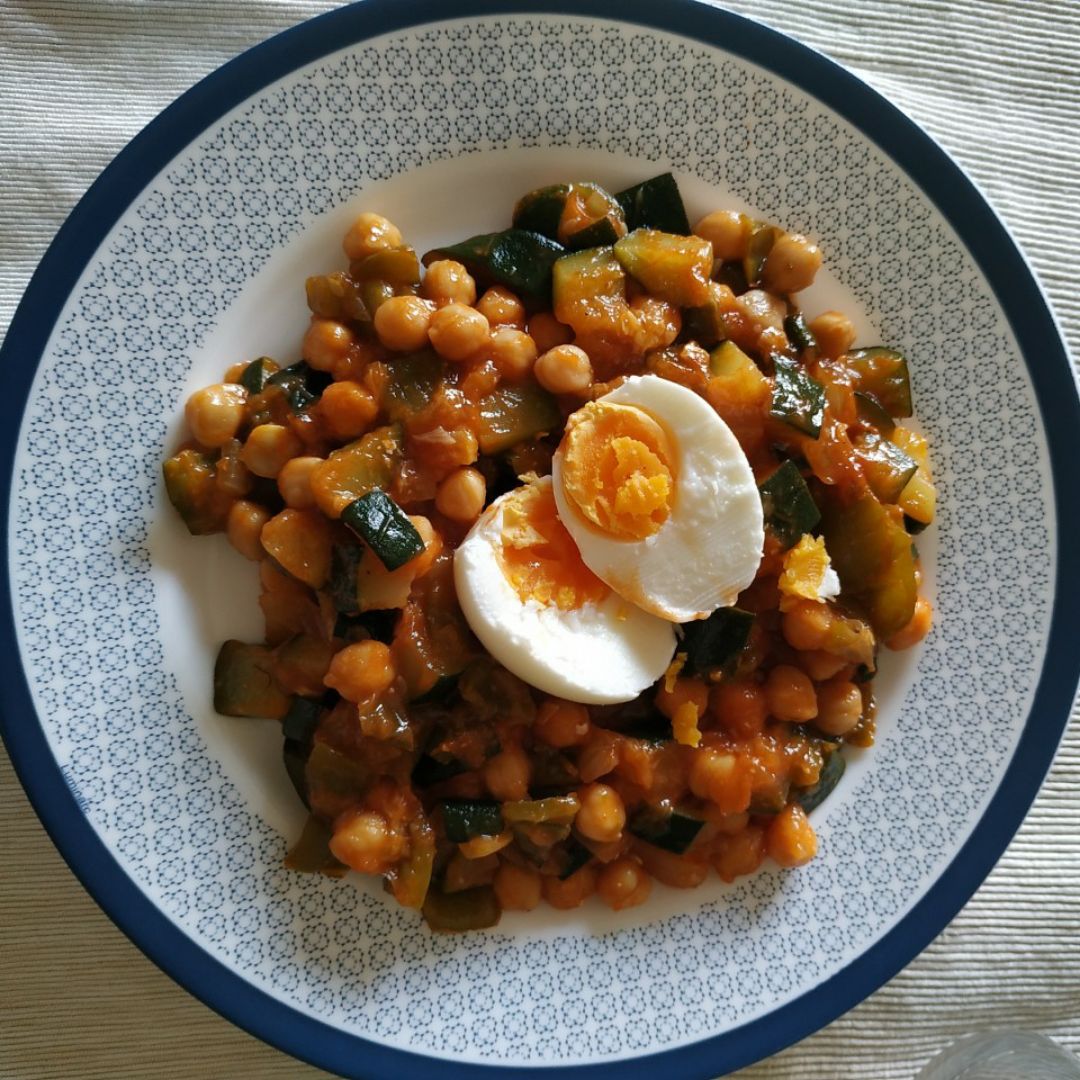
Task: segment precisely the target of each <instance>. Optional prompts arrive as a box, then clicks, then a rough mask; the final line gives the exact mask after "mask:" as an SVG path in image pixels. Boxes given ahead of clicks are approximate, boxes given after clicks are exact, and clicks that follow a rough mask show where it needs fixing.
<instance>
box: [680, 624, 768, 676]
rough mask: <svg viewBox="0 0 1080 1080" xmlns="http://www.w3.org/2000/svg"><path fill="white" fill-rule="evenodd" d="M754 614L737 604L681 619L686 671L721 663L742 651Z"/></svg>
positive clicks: (700, 669)
mask: <svg viewBox="0 0 1080 1080" xmlns="http://www.w3.org/2000/svg"><path fill="white" fill-rule="evenodd" d="M753 623H754V616H753V615H752V614H751V613H750V612H749V611H743V610H741V609H740V608H736V607H730V608H717V610H716V611H714V612H713V613H712V614H711V615H710V616H709V617H708V618H707V619H701V620H699V621H697V622H690V623H683V624H682V632H683V640H682V645H681V646H680V649H681V651H683V652H685V653H686V666H685V667H684V668H683V671H684V672H685V673H686V674H687V675H696V674H701V673H704V672H706V671H710V670H711V669H713V668H719V667H724V666H725V665H727V664H729V663H730V662H731V661H733V660H734V659H735V658H736V657H737V656H738V655H739V653H740V652H742V650H743V648H744V647H745V645H746V643H747V641H748V640H749V639H750V627H751V626H753Z"/></svg>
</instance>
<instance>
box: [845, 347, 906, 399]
mask: <svg viewBox="0 0 1080 1080" xmlns="http://www.w3.org/2000/svg"><path fill="white" fill-rule="evenodd" d="M845 363H846V364H847V367H848V369H849V370H850V371H851V372H852V374H853V375H854V376H855V389H856V390H861V391H862V392H863V393H866V394H873V396H874V397H875V398H876V399H877V401H878V403H879V404H880V405H881V406H882V407H883V408H884V409H885V410H886V411H887V412H888V413H889V415H890V416H894V417H904V416H910V415H911V377H910V375H909V374H908V366H907V361H906V360H905V359H904V357H903V355H902V354H901V353H899V352H897V351H896V349H887V348H885V347H884V346H882V345H875V346H873V347H872V348H869V349H855V350H854V351H852V352H849V353H848V354H847V359H846V360H845Z"/></svg>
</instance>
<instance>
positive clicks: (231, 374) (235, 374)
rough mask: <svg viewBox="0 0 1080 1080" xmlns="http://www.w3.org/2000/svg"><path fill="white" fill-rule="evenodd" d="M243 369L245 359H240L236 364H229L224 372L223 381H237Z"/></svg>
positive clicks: (244, 368)
mask: <svg viewBox="0 0 1080 1080" xmlns="http://www.w3.org/2000/svg"><path fill="white" fill-rule="evenodd" d="M245 371H247V361H246V360H241V361H239V362H238V363H236V364H230V365H229V368H228V370H227V371H226V372H225V379H224V381H225V382H226V383H238V382H239V381H240V379H241V378H242V377H243V374H244V372H245Z"/></svg>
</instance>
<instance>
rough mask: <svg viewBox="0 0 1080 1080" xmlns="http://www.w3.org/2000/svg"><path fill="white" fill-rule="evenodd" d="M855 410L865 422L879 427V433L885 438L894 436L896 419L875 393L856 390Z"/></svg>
mask: <svg viewBox="0 0 1080 1080" xmlns="http://www.w3.org/2000/svg"><path fill="white" fill-rule="evenodd" d="M855 410H856V412H857V413H858V416H859V419H860V420H861V421H862V422H863V423H864V424H869V425H870V426H871V427H874V428H877V430H878V434H879V435H882V436H883V437H884V438H886V439H891V438H892V433H893V432H894V431H895V430H896V421H895V420H893V418H892V417H891V416H890V415H889V413H888V411H887V410H886V409H883V408H882V406H881V402H880V401H878V399H877V398H876V397H874V395H873V394H864V393H863V392H862V391H861V390H856V391H855Z"/></svg>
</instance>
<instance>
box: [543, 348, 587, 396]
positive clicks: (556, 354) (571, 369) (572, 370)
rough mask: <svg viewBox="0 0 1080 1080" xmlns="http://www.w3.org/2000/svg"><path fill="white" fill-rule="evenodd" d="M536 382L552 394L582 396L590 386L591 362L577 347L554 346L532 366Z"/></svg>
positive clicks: (583, 351) (582, 350)
mask: <svg viewBox="0 0 1080 1080" xmlns="http://www.w3.org/2000/svg"><path fill="white" fill-rule="evenodd" d="M533 372H534V373H535V375H536V379H537V382H539V383H540V385H541V386H542V387H543V388H544V389H545V390H549V391H550V392H551V393H553V394H584V393H585V391H586V390H588V389H589V387H590V386H592V381H593V369H592V361H591V360H590V359H589V355H588V353H586V352H585V350H584V349H579V348H578V347H577V345H556V346H555V348H554V349H548V351H547V352H546V353H542V354H541V355H540V356H539V357H538V358H537V360H536V363H535V364H534V365H533Z"/></svg>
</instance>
